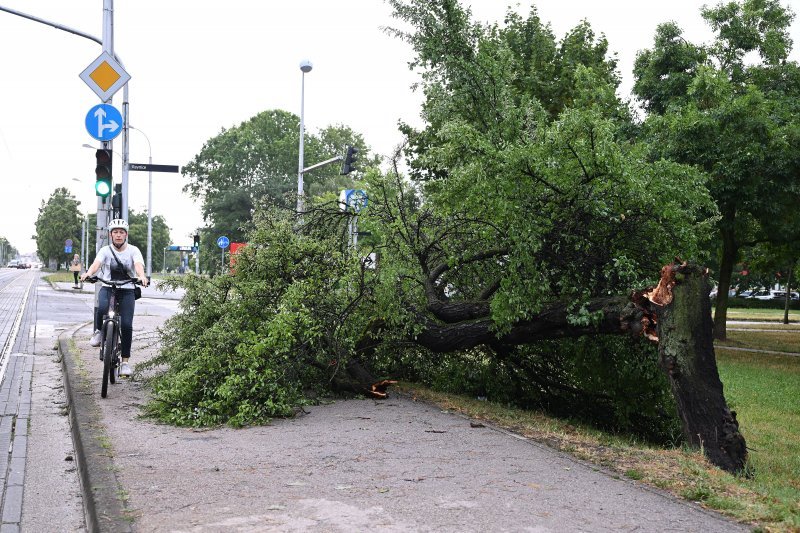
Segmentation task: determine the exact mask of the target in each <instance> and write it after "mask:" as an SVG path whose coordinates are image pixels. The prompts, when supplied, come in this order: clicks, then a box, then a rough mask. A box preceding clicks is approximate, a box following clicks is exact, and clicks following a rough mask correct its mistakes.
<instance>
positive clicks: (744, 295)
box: [739, 291, 754, 298]
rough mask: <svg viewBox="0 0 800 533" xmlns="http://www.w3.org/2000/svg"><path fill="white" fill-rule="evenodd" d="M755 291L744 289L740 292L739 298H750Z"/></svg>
mask: <svg viewBox="0 0 800 533" xmlns="http://www.w3.org/2000/svg"><path fill="white" fill-rule="evenodd" d="M753 292H754V291H742V292H740V293H739V298H750V297H751V296H752V295H753Z"/></svg>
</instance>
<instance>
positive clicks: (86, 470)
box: [58, 325, 132, 533]
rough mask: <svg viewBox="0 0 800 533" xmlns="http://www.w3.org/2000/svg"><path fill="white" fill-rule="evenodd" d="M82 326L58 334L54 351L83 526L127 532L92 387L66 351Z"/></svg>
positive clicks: (127, 521)
mask: <svg viewBox="0 0 800 533" xmlns="http://www.w3.org/2000/svg"><path fill="white" fill-rule="evenodd" d="M82 327H84V325H79V326H77V327H75V328H73V329H72V330H70V331H65V332H63V333H62V334H61V335H59V337H58V351H59V354H60V355H61V365H62V367H63V370H64V372H63V374H64V391H65V393H66V397H67V407H68V410H69V420H70V429H71V432H72V441H73V444H74V446H75V459H76V463H77V467H78V473H79V478H80V482H81V492H82V494H83V506H84V512H85V516H86V526H87V529H88V531H89V532H90V533H94V532H102V531H115V532H116V531H120V532H131V531H132V529H131V521H130V519H129V515H126V512H125V508H124V505H123V503H122V502H121V501H120V498H119V495H120V491H121V490H122V487H121V486H120V484H119V480H118V479H117V476H116V473H115V467H114V461H113V451H112V450H109V449H108V445H107V442H108V441H107V437H106V436H105V433H104V429H103V426H102V422H101V417H100V408H99V406H98V404H97V401H96V399H95V398H96V391H95V389H96V387H93V386H92V384H91V383H89V382H88V380H87V379H86V378H85V377H83V376H82V375H81V369H80V366H81V361H80V351H78V350H71V349H70V344H69V343H70V340H72V338H73V336H74V335H75V333H76V332H77V331H78V330H79V329H80V328H82ZM104 443H106V446H104V445H103V444H104Z"/></svg>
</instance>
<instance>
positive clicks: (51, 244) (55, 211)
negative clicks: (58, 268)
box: [33, 187, 82, 265]
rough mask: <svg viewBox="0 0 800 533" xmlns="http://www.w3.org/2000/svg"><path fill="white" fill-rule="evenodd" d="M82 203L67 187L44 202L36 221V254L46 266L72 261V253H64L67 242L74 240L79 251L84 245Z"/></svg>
mask: <svg viewBox="0 0 800 533" xmlns="http://www.w3.org/2000/svg"><path fill="white" fill-rule="evenodd" d="M79 205H80V202H79V201H78V200H76V199H75V197H74V196H73V195H72V193H70V192H69V191H68V190H67V189H66V188H64V187H59V188H57V189H56V190H55V191H53V193H52V194H51V195H50V198H48V199H47V201H44V200H42V205H41V207H40V208H39V216H38V217H37V218H36V235H34V236H33V239H35V240H36V254H37V255H38V256H39V258H40V259H41V260H42V261H43V262H44V263H45V264H47V262H48V261H49V260H54V261H55V262H56V264H58V265H60V264H61V263H64V262H66V261H67V260H69V259H71V258H72V253H67V252H65V251H64V243H65V242H66V240H67V239H70V240H72V242H73V246H74V247H75V249H76V250H80V243H81V238H82V235H81V218H82V215H81V212H80V209H79V208H78V206H79Z"/></svg>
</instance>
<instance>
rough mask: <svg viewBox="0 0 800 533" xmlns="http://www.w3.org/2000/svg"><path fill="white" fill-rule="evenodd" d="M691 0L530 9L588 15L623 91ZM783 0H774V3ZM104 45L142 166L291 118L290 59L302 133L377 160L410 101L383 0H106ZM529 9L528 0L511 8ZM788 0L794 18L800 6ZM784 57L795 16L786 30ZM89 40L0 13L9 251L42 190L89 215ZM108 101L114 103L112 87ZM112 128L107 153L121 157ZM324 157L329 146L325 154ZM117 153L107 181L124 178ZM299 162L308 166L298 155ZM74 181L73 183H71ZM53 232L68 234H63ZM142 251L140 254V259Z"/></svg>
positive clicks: (141, 177) (133, 192)
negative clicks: (359, 136)
mask: <svg viewBox="0 0 800 533" xmlns="http://www.w3.org/2000/svg"><path fill="white" fill-rule="evenodd" d="M466 3H468V4H469V5H471V7H472V9H473V15H474V18H475V19H477V20H481V21H501V20H502V17H503V15H504V14H505V12H506V6H507V5H508V4H509V3H512V1H511V0H509V2H508V3H507V2H506V1H503V0H472V1H469V2H466ZM705 3H711V4H714V3H716V2H703V1H699V0H672V1H670V2H664V1H663V0H604V1H598V0H558V1H555V0H545V1H541V2H538V3H537V8H538V11H539V15H540V17H541V18H542V19H543V20H544V21H545V22H550V23H551V24H552V26H553V29H554V31H555V33H556V36H557V37H558V38H561V37H563V35H564V33H565V32H566V31H567V30H568V29H570V28H572V27H574V26H575V25H576V24H577V23H578V22H579V21H580V20H582V19H584V18H585V19H587V20H589V22H590V23H591V24H592V27H593V28H594V30H595V32H597V33H598V34H600V33H605V35H606V36H607V38H608V39H609V42H610V47H611V50H612V51H614V52H617V54H618V57H619V59H620V71H621V73H622V75H623V79H624V81H623V88H622V89H623V91H624V92H626V93H627V92H628V91H629V90H630V86H631V84H632V80H631V69H632V65H633V60H634V57H635V54H636V52H637V51H638V50H641V49H643V48H650V47H651V46H652V39H653V35H654V32H655V28H656V26H657V25H658V24H659V23H661V22H665V21H667V20H675V21H677V22H678V23H679V24H680V25H681V27H682V28H683V29H684V32H685V36H686V37H687V38H688V39H689V40H691V41H693V42H701V41H707V40H708V38H709V37H710V33H709V31H708V29H707V28H706V27H705V25H704V23H703V21H702V19H701V18H700V14H699V10H700V7H701V6H702V5H703V4H705ZM784 3H787V2H786V0H784ZM114 4H115V5H114V9H115V17H114V22H115V35H114V47H115V52H116V53H117V55H118V56H119V57H120V59H121V60H122V61H123V63H124V65H125V68H126V70H127V71H128V72H129V73H130V74H131V76H132V78H131V81H130V85H129V87H130V90H129V92H130V123H131V124H132V125H133V126H134V127H136V128H139V129H141V130H142V131H144V133H146V135H147V136H148V137H149V139H150V142H151V144H152V155H153V163H155V164H166V165H180V166H183V165H184V164H186V163H188V162H189V161H190V160H191V159H192V158H193V156H194V155H195V154H197V153H198V152H199V151H200V149H201V148H202V146H203V143H204V142H205V141H207V140H208V139H209V138H211V137H214V136H215V135H217V134H218V133H219V132H220V130H221V129H222V128H231V127H233V126H236V125H238V124H240V123H241V122H243V121H245V120H247V119H249V118H250V117H252V116H253V115H255V114H257V113H259V112H261V111H264V110H267V109H285V110H287V111H290V112H293V113H295V114H298V115H299V114H300V83H301V72H300V69H299V63H300V61H301V60H303V59H306V58H307V59H309V60H311V61H312V63H313V65H314V68H313V70H312V71H311V72H310V73H309V74H307V75H306V80H305V81H306V83H305V122H306V128H307V130H309V131H311V132H314V131H316V130H317V129H319V128H322V127H325V126H328V125H331V124H338V123H343V124H347V125H348V126H350V127H352V128H353V129H355V130H356V131H359V132H361V133H363V134H364V136H365V139H366V141H367V143H368V144H370V146H371V148H372V149H373V150H374V151H376V152H377V153H379V154H383V155H387V154H389V153H390V152H391V151H392V149H393V148H394V147H395V146H396V145H397V144H398V143H399V142H400V140H401V137H400V135H399V133H398V132H397V127H396V125H397V121H398V119H401V118H402V119H403V120H405V121H407V122H411V123H412V124H418V123H419V120H418V114H419V111H418V110H419V102H420V98H419V96H418V95H416V94H414V93H412V92H411V90H410V88H409V87H410V85H411V84H412V83H413V82H414V81H416V78H415V77H414V76H413V74H412V73H411V72H410V71H409V70H408V67H407V63H408V61H409V60H410V59H411V51H410V49H409V47H408V46H407V45H406V44H404V43H402V42H401V41H399V40H397V39H395V38H392V37H390V36H388V35H386V34H385V33H383V32H382V31H381V29H380V28H381V27H383V26H392V25H397V21H395V20H394V19H392V18H391V16H390V13H391V10H390V8H389V6H388V5H387V4H385V3H384V2H382V1H381V0H341V1H338V2H333V1H331V0H285V1H275V0H273V1H264V0H227V1H226V2H210V1H208V2H207V1H201V0H136V1H127V2H124V1H117V2H115V3H114ZM513 5H515V6H517V7H516V8H515V9H517V10H518V11H520V12H522V13H523V14H525V15H527V13H528V10H529V6H530V3H528V2H519V3H513ZM788 5H790V7H791V8H792V10H793V11H794V12H795V13H797V12H800V0H789V1H788ZM0 6H3V7H7V8H11V9H15V10H18V11H22V12H25V13H28V14H31V15H34V16H37V17H39V18H43V19H46V20H49V21H52V22H56V23H58V24H61V25H64V26H68V27H71V28H75V29H78V30H81V31H82V32H84V33H88V34H91V35H94V36H96V37H98V38H100V37H102V6H103V2H102V0H91V1H90V0H0ZM792 34H793V35H792V37H793V39H794V41H795V51H794V53H793V58H794V59H797V58H798V51H797V48H798V47H800V23H798V21H795V24H794V26H793V27H792ZM101 51H102V50H101V48H100V46H99V45H98V44H97V43H94V42H92V41H90V40H88V39H85V38H82V37H79V36H75V35H72V34H69V33H65V32H63V31H60V30H57V29H55V28H51V27H49V26H45V25H42V24H40V23H37V22H34V21H30V20H26V19H23V18H20V17H17V16H14V15H11V14H9V13H6V12H0V235H2V236H5V237H7V238H8V239H9V240H10V241H11V243H12V245H14V246H15V247H17V248H18V249H19V250H20V251H21V252H23V253H27V252H33V251H35V249H36V246H35V243H34V241H33V240H32V238H31V236H32V235H33V233H34V231H35V227H34V223H35V221H36V217H37V215H38V209H39V207H40V205H41V202H42V200H46V199H47V198H49V196H50V194H51V193H52V192H53V190H55V188H57V187H67V188H68V189H69V190H71V191H72V192H73V194H74V195H75V196H76V198H77V199H78V200H80V201H81V208H82V209H83V210H84V212H94V211H95V209H96V197H95V196H94V190H93V182H94V153H93V151H91V150H88V149H86V148H82V147H81V145H82V144H84V143H88V144H93V145H97V144H98V143H97V142H96V141H95V140H94V139H93V138H91V137H90V136H89V134H88V133H87V132H86V129H85V126H84V119H85V116H86V113H87V112H88V110H89V109H90V108H91V107H92V106H94V105H95V104H97V103H99V99H98V98H97V96H96V95H95V94H94V93H93V92H92V91H91V90H90V89H89V88H88V87H87V86H86V85H85V84H84V82H83V81H82V80H81V79H80V78H79V77H78V75H79V74H80V73H81V71H83V69H84V68H86V67H87V66H88V65H89V63H91V62H92V61H93V60H94V59H95V58H96V57H97V56H98V55H99V54H100V52H101ZM113 104H114V105H115V106H116V107H118V108H119V109H121V104H122V91H121V90H120V91H119V92H118V93H117V95H116V96H115V97H114V100H113ZM121 149H122V142H121V137H118V138H117V140H116V141H115V142H114V150H116V151H118V152H119V151H121ZM148 155H149V154H148V146H147V141H146V140H145V138H144V136H143V135H142V134H141V133H139V132H136V131H131V134H130V160H131V162H133V163H146V162H147V159H148ZM332 155H336V154H332ZM120 159H121V158H120V157H119V156H116V155H115V159H114V161H115V167H116V168H115V172H114V176H115V178H116V179H119V178H120V177H121V175H122V173H121V170H120V168H119V165H120V163H119V162H120ZM312 163H314V162H312V161H306V165H309V164H312ZM75 180H82V181H81V182H79V181H75ZM184 184H185V180H184V178H183V177H182V176H181V175H179V174H161V173H154V174H153V214H154V215H163V216H164V217H165V218H166V220H167V223H168V225H169V226H170V228H171V232H172V239H173V243H175V244H190V243H191V237H190V235H191V234H192V233H193V231H194V229H195V228H197V227H200V226H202V225H203V222H202V218H201V216H200V206H199V204H196V203H194V202H193V201H192V200H191V199H190V198H189V197H188V195H185V194H183V193H182V192H181V188H182V186H183V185H184ZM129 195H130V198H129V205H130V207H131V208H133V209H136V210H137V211H142V210H146V207H147V173H145V172H131V173H130V189H129ZM65 238H66V237H65ZM155 256H156V255H155V254H154V257H155Z"/></svg>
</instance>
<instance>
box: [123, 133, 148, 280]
mask: <svg viewBox="0 0 800 533" xmlns="http://www.w3.org/2000/svg"><path fill="white" fill-rule="evenodd" d="M128 128H130V129H132V130H136V131H138V132H139V133H141V134H142V135H144V138H145V140H147V151H148V152H149V154H150V155H149V157H148V160H147V163H148V164H150V165H152V164H153V147H152V146H151V145H150V138H149V137H148V136H147V134H146V133H145V132H143V131H142V130H140V129H139V128H134V127H133V126H131V125H130V124H128ZM152 249H153V171H152V170H150V171H149V172H148V173H147V266H146V272H145V273H146V274H147V277H148V278H150V274H152V273H153V253H152Z"/></svg>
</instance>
